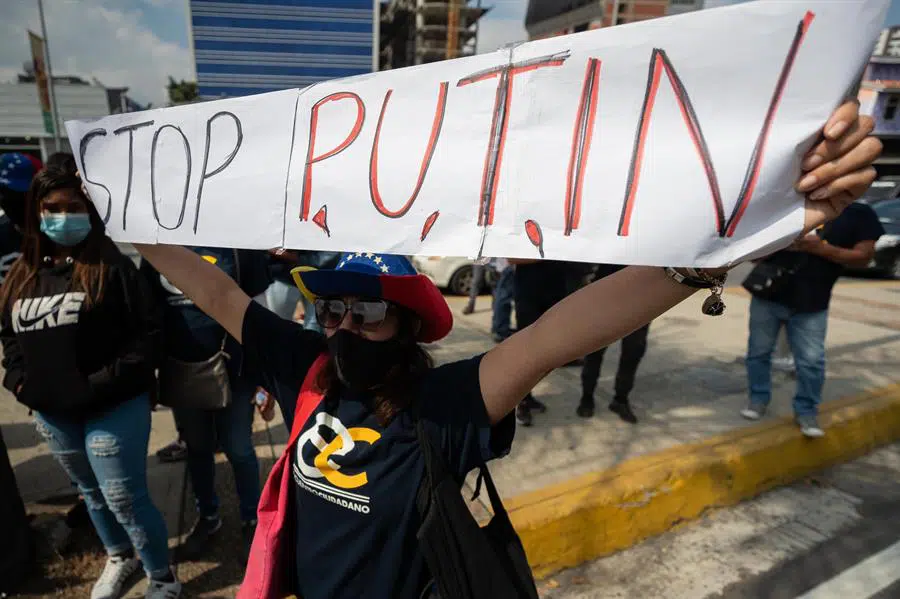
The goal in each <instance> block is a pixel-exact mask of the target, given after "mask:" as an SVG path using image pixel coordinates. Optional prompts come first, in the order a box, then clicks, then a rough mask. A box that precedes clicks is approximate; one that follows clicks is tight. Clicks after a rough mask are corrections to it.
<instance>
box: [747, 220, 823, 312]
mask: <svg viewBox="0 0 900 599" xmlns="http://www.w3.org/2000/svg"><path fill="white" fill-rule="evenodd" d="M833 222H834V221H832V222H830V223H826V224H825V226H823V227H821V228H820V229H819V230H818V235H819V237H821V238H822V239H824V238H825V236H826V235H828V233H829V231H831V226H832V224H833ZM808 261H809V254H806V253H800V254H799V255H798V256H797V259H796V260H795V261H794V263H793V264H790V265H782V264H777V263H774V262H767V261H761V262H758V263H757V264H756V266H754V267H753V270H751V271H750V274H749V275H747V278H746V279H744V282H743V283H741V285H742V286H743V287H744V289H746V290H747V291H749V292H750V293H752V294H753V295H755V296H756V297H758V298H760V299H764V300H767V299H772V298H773V297H775V296H776V295H778V294H779V293H781V291H782V290H784V286H785V285H786V284H787V283H788V281H790V280H791V277H793V276H794V275H795V274H796V273H797V271H799V270H800V269H801V268H803V267H804V266H806V263H807V262H808Z"/></svg>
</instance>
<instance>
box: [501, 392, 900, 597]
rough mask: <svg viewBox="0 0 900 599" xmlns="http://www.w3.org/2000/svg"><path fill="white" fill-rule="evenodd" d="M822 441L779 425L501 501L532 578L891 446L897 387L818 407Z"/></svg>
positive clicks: (899, 413) (897, 418)
mask: <svg viewBox="0 0 900 599" xmlns="http://www.w3.org/2000/svg"><path fill="white" fill-rule="evenodd" d="M820 420H821V422H822V424H823V425H824V428H825V429H826V436H825V437H824V438H822V439H816V440H809V439H806V438H804V437H803V436H802V435H801V434H800V432H799V430H798V429H797V427H796V426H795V425H794V424H793V422H792V421H791V420H790V419H789V418H780V419H778V420H773V421H771V422H767V423H763V424H758V425H755V426H752V427H746V428H740V429H737V430H735V431H733V432H731V433H726V434H723V435H717V436H715V437H712V438H710V439H707V440H705V441H702V442H699V443H691V444H687V445H681V446H677V447H673V448H671V449H667V450H664V451H661V452H658V453H653V454H649V455H645V456H640V457H637V458H634V459H631V460H627V461H625V462H623V463H622V464H619V465H617V466H615V467H613V468H610V469H609V470H605V471H602V472H594V473H590V474H586V475H583V476H580V477H577V478H574V479H572V480H569V481H566V482H564V483H561V484H558V485H553V486H550V487H545V488H543V489H540V490H538V491H534V492H532V493H526V494H524V495H519V496H517V497H513V498H510V499H508V500H506V501H505V504H506V507H507V510H508V511H509V514H510V518H511V519H512V523H513V525H514V526H515V528H516V531H517V532H518V533H519V535H520V537H521V539H522V543H523V544H524V546H525V551H526V553H527V554H528V561H529V563H530V564H531V567H532V569H533V571H534V574H535V576H536V577H537V578H538V579H541V578H544V577H546V576H548V575H550V574H552V573H554V572H557V571H559V570H562V569H564V568H571V567H573V566H577V565H579V564H582V563H584V562H586V561H590V560H593V559H596V558H599V557H602V556H604V555H608V554H610V553H613V552H615V551H619V550H622V549H626V548H628V547H631V546H632V545H634V544H636V543H638V542H640V541H642V540H644V539H646V538H648V537H651V536H655V535H658V534H661V533H663V532H666V531H667V530H669V529H671V528H672V527H674V526H676V525H679V524H681V523H683V522H686V521H689V520H693V519H695V518H697V517H699V516H701V515H702V514H703V512H705V511H706V510H708V509H710V508H716V507H722V506H727V505H732V504H735V503H738V502H740V501H742V500H744V499H748V498H750V497H753V496H755V495H758V494H759V493H762V492H763V491H766V490H768V489H771V488H773V487H776V486H780V485H785V484H788V483H791V482H794V481H796V480H798V479H801V478H803V477H804V476H807V475H809V474H811V473H813V472H816V471H818V470H821V469H823V468H826V467H828V466H832V465H835V464H839V463H841V462H846V461H849V460H852V459H854V458H857V457H859V456H862V455H865V454H866V453H869V452H870V451H872V450H873V449H875V448H876V447H879V446H881V445H885V444H888V443H891V442H893V441H896V440H898V439H900V384H896V385H891V386H888V387H883V388H879V389H875V390H873V391H870V392H867V393H863V394H861V395H857V396H852V397H847V398H844V399H840V400H836V401H831V402H828V403H825V404H822V409H821V413H820Z"/></svg>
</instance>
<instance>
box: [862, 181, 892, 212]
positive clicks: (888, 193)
mask: <svg viewBox="0 0 900 599" xmlns="http://www.w3.org/2000/svg"><path fill="white" fill-rule="evenodd" d="M898 196H900V177H881V178H880V179H878V180H877V181H875V182H874V183H872V185H871V186H870V187H869V189H867V190H866V193H864V194H863V195H862V197H861V198H860V199H859V201H860V202H862V203H864V204H870V205H873V206H874V205H875V204H877V203H878V202H883V201H885V200H894V199H897V197H898Z"/></svg>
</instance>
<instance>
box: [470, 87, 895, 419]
mask: <svg viewBox="0 0 900 599" xmlns="http://www.w3.org/2000/svg"><path fill="white" fill-rule="evenodd" d="M871 132H872V119H870V118H869V117H860V116H859V104H858V103H857V102H852V101H851V102H847V103H846V104H844V105H843V106H841V107H840V108H838V110H837V111H835V113H834V114H833V115H832V117H831V118H830V119H829V120H828V123H826V125H825V127H824V128H823V133H824V135H823V137H824V140H823V141H822V142H821V143H820V144H818V145H816V146H815V147H814V148H813V149H812V150H811V151H810V152H809V154H808V155H807V157H806V159H805V160H804V162H803V169H804V171H805V172H804V175H803V178H802V179H801V180H800V182H799V183H798V184H797V190H798V191H799V192H801V193H805V194H807V198H808V200H807V203H806V219H805V223H804V224H805V227H804V230H805V231H811V230H812V229H814V228H815V227H817V226H819V225H821V224H823V223H824V222H826V221H828V220H832V219H834V218H836V217H837V216H838V215H839V214H840V213H841V212H842V211H843V210H844V208H846V207H847V206H848V205H850V203H852V202H853V201H854V200H855V199H856V198H858V197H859V196H860V195H862V193H863V192H864V191H865V190H866V189H867V188H868V187H869V185H870V184H871V183H872V181H873V179H874V178H875V172H874V169H873V168H872V162H873V161H874V160H875V158H877V157H878V154H879V153H880V152H881V143H880V142H879V141H878V140H877V139H875V138H873V137H870V136H869V134H870V133H871ZM693 292H694V289H693V288H691V287H688V286H685V285H682V284H680V283H677V282H675V281H674V280H672V279H670V278H669V277H668V275H666V273H665V271H664V270H663V269H662V268H658V267H630V268H626V269H624V270H622V271H619V272H618V273H615V274H614V275H611V276H609V277H606V278H604V279H601V280H600V281H597V282H595V283H592V284H591V285H588V286H587V287H584V288H583V289H581V290H579V291H577V292H576V293H574V294H572V295H570V296H569V297H567V298H566V299H565V300H563V301H561V302H560V303H558V304H557V305H556V306H554V307H553V308H551V309H550V310H548V311H547V312H546V313H545V314H544V315H543V316H542V317H541V318H540V319H538V321H537V322H535V323H534V324H533V325H531V326H530V327H528V328H527V329H524V330H522V331H520V332H519V333H516V334H515V335H513V336H512V337H510V338H509V339H507V340H506V341H504V342H503V343H501V344H500V345H498V346H497V347H495V348H494V349H492V350H491V351H489V352H488V353H487V355H485V357H484V359H483V360H482V361H481V367H480V371H479V379H480V382H481V392H482V396H483V397H484V402H485V407H486V408H487V412H488V416H489V417H490V419H491V422H493V423H496V422H499V421H500V419H502V418H503V417H504V416H505V415H506V414H508V413H509V412H511V411H512V410H513V409H514V408H515V407H516V405H517V404H518V403H519V402H520V401H521V400H522V398H523V397H525V395H526V394H527V393H528V392H529V391H530V390H531V389H532V388H534V386H535V385H536V384H537V383H538V382H539V381H540V380H541V379H542V378H543V377H545V376H546V375H547V374H548V373H549V372H550V371H552V370H553V369H555V368H559V367H561V366H563V365H564V364H567V363H569V362H571V361H572V360H575V359H577V358H580V357H582V356H585V355H587V354H589V353H591V352H593V351H596V350H598V349H600V348H601V347H606V346H607V345H609V344H610V343H612V342H614V341H616V340H617V339H620V338H622V337H624V336H625V335H627V334H628V333H630V332H632V331H634V330H636V329H638V328H639V327H641V326H643V325H644V324H646V323H648V322H650V321H651V320H653V319H654V318H656V317H657V316H659V315H660V314H662V313H663V312H665V311H666V310H668V309H670V308H671V307H673V306H674V305H676V304H678V303H679V302H681V301H683V300H684V299H686V298H687V297H689V296H690V295H692V294H693Z"/></svg>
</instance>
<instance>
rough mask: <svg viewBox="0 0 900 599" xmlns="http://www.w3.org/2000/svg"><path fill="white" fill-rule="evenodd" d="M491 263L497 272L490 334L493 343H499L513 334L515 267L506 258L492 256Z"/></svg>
mask: <svg viewBox="0 0 900 599" xmlns="http://www.w3.org/2000/svg"><path fill="white" fill-rule="evenodd" d="M491 263H492V265H493V267H494V270H495V271H497V272H498V273H499V277H498V278H497V283H496V284H495V285H494V298H493V303H492V305H491V309H492V314H491V336H492V337H493V339H494V342H495V343H501V342H502V341H503V340H504V339H506V338H507V337H509V336H510V335H512V334H513V328H512V307H513V294H514V293H515V282H514V279H515V276H516V269H515V267H514V266H513V265H512V264H510V263H509V260H507V259H506V258H494V259H493V260H492V261H491Z"/></svg>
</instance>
